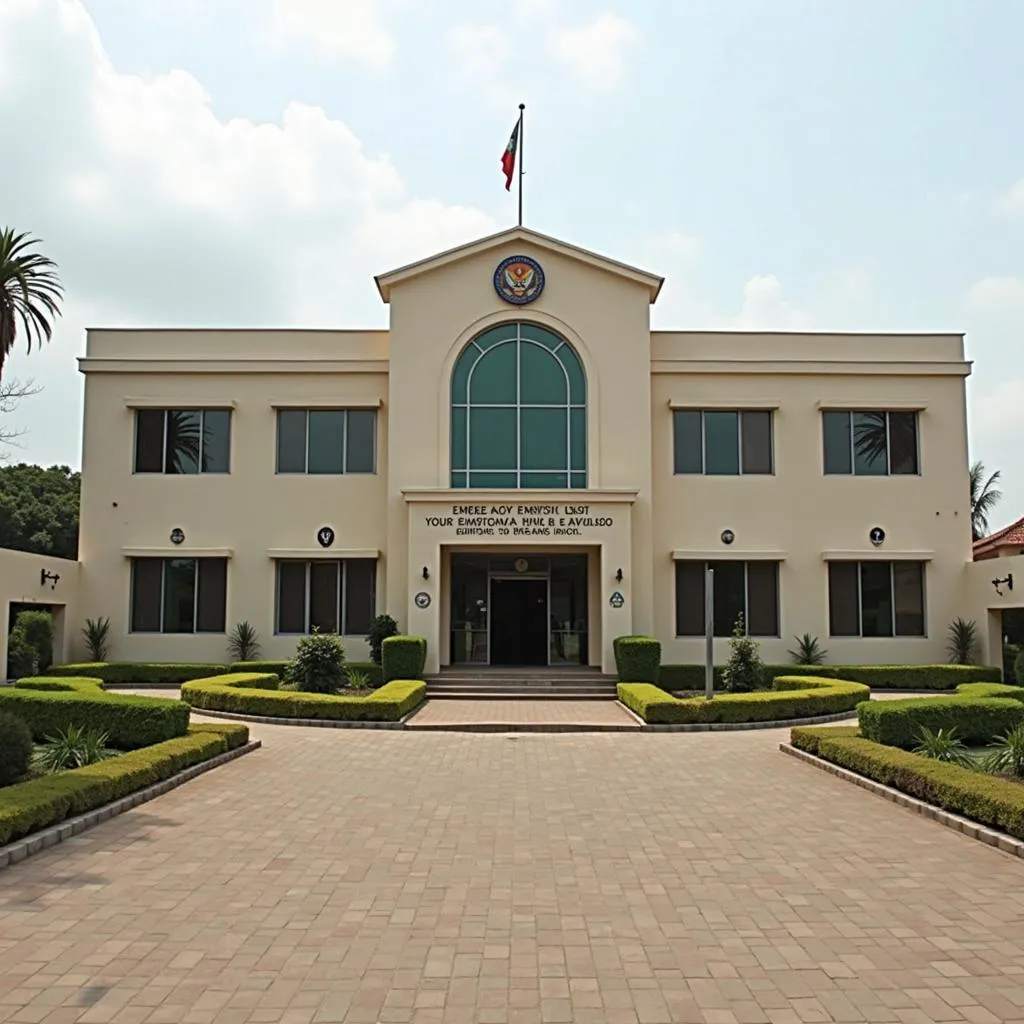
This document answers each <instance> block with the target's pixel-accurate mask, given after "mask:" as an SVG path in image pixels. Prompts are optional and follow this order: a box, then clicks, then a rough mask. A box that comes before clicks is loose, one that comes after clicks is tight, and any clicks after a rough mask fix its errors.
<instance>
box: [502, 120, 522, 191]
mask: <svg viewBox="0 0 1024 1024" xmlns="http://www.w3.org/2000/svg"><path fill="white" fill-rule="evenodd" d="M518 149H519V121H516V126H515V128H513V129H512V134H511V135H510V136H509V140H508V145H507V146H506V147H505V152H504V153H502V154H501V169H502V171H504V172H505V191H506V192H511V191H512V175H513V174H514V173H515V169H516V151H517V150H518Z"/></svg>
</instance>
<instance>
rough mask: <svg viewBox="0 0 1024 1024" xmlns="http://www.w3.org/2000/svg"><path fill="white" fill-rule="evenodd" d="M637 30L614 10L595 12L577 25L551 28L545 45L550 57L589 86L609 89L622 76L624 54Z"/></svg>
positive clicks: (633, 40) (612, 87)
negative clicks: (588, 18)
mask: <svg viewBox="0 0 1024 1024" xmlns="http://www.w3.org/2000/svg"><path fill="white" fill-rule="evenodd" d="M638 38H639V33H638V32H637V30H636V28H634V26H633V25H632V24H630V22H628V21H626V20H625V19H623V18H620V17H619V16H618V15H616V14H610V13H608V12H605V13H604V14H598V15H597V16H596V17H595V18H594V19H593V20H592V21H590V22H589V23H588V24H586V25H581V26H580V27H579V28H555V29H553V30H552V32H551V35H550V37H549V40H548V45H549V48H550V50H551V53H552V54H553V55H554V57H555V58H556V59H557V60H559V61H560V62H561V63H563V64H564V65H565V66H566V67H567V68H568V69H569V70H570V71H571V72H572V73H573V74H574V75H575V76H576V77H577V78H578V79H579V80H580V81H581V82H583V83H584V84H585V85H587V86H588V87H590V88H592V89H597V90H602V91H609V90H611V89H614V88H615V86H617V85H618V84H619V81H620V79H621V78H622V72H623V66H624V63H625V54H626V51H627V50H629V48H630V47H631V46H632V45H633V44H634V43H636V41H637V40H638Z"/></svg>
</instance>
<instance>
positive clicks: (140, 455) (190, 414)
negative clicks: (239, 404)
mask: <svg viewBox="0 0 1024 1024" xmlns="http://www.w3.org/2000/svg"><path fill="white" fill-rule="evenodd" d="M135 472H136V473H174V474H177V473H187V474H191V473H230V472H231V410H230V409H137V410H136V411H135Z"/></svg>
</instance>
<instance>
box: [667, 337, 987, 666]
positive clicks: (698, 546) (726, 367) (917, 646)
mask: <svg viewBox="0 0 1024 1024" xmlns="http://www.w3.org/2000/svg"><path fill="white" fill-rule="evenodd" d="M653 371H654V373H653V376H652V380H651V389H652V403H651V404H652V438H653V442H652V443H653V448H652V456H653V464H654V496H655V502H654V508H655V519H654V551H655V555H654V559H655V561H654V566H655V569H654V572H655V591H656V593H657V594H658V595H659V600H658V602H657V605H656V607H657V614H656V622H655V634H656V635H657V636H659V637H660V638H661V640H662V644H663V650H664V654H663V657H664V660H665V661H666V662H682V663H686V662H691V663H692V662H700V661H702V660H703V652H704V647H703V644H704V641H703V639H702V638H690V637H687V638H676V637H675V595H674V567H673V560H672V552H673V551H675V552H678V553H679V554H680V556H682V557H692V558H696V559H701V558H706V559H709V560H711V559H743V557H744V555H745V554H746V555H748V556H752V557H758V556H759V557H761V558H766V557H770V556H773V555H774V556H775V557H777V558H779V559H780V561H781V565H780V570H779V592H780V605H779V612H780V623H781V630H780V632H781V636H780V637H779V638H778V639H774V640H773V639H765V640H763V641H762V642H761V651H762V656H763V657H764V658H765V660H767V661H770V662H776V663H778V662H782V663H785V662H787V661H789V660H790V658H789V656H788V654H787V651H788V650H789V649H791V648H792V647H793V646H794V641H793V638H794V636H796V635H799V634H802V633H804V632H809V633H811V634H812V635H816V636H817V637H819V639H820V640H821V643H822V646H823V647H825V648H827V650H828V652H829V657H828V660H829V661H831V662H834V663H846V664H855V663H858V662H874V663H889V664H892V663H925V662H934V661H945V660H946V651H945V645H946V629H947V626H948V624H949V622H950V621H951V620H952V619H953V618H954V617H955V616H957V615H963V614H965V612H966V610H967V609H966V601H965V595H964V591H963V586H964V567H965V564H966V563H967V562H968V561H969V560H970V556H971V525H970V502H969V493H970V492H969V482H968V479H969V478H968V454H967V433H966V421H965V396H964V376H965V374H966V373H967V372H968V366H967V364H966V363H964V362H963V349H962V341H961V339H960V337H959V336H937V337H914V336H911V337H900V336H896V337H876V336H871V337H864V336H850V335H794V334H786V335H776V334H717V333H708V334H656V335H654V339H653ZM670 403H671V404H677V405H680V404H681V405H690V406H692V407H698V408H700V407H704V408H716V407H717V408H734V409H735V408H765V407H770V408H773V409H774V412H773V432H774V438H773V443H774V459H775V473H774V475H772V476H731V477H725V476H697V475H679V476H675V475H673V437H672V409H671V408H670ZM827 406H832V407H837V408H839V407H846V408H869V409H899V408H904V409H907V408H916V409H919V410H921V411H920V413H919V417H918V430H919V459H920V462H919V466H920V470H921V474H920V475H919V476H884V477H882V476H880V477H865V476H826V475H824V473H823V469H822V467H823V450H822V424H821V410H822V407H827ZM875 526H881V527H882V528H883V529H884V530H885V532H886V540H885V543H884V545H883V546H882V547H881V548H877V549H876V548H874V547H873V546H872V545H871V543H870V542H869V540H868V532H869V530H870V529H871V528H872V527H875ZM726 528H728V529H730V530H732V531H733V532H734V534H735V538H736V539H735V541H734V542H733V544H732V545H731V546H728V547H727V546H726V545H724V544H723V543H722V541H721V539H720V538H721V533H722V531H723V530H725V529H726ZM829 552H832V553H842V556H843V557H844V558H851V559H852V558H858V559H884V560H889V559H899V558H907V559H921V560H926V561H927V563H928V564H927V569H926V582H925V614H926V632H927V635H926V636H925V637H923V638H916V637H893V638H886V639H876V638H870V639H868V638H830V637H829V635H828V634H829V627H828V568H827V562H826V561H825V555H826V553H829ZM715 643H716V658H718V659H722V660H724V659H725V658H726V657H727V654H728V640H727V639H717V640H716V641H715Z"/></svg>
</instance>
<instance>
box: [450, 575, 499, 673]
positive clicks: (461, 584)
mask: <svg viewBox="0 0 1024 1024" xmlns="http://www.w3.org/2000/svg"><path fill="white" fill-rule="evenodd" d="M487 582H488V560H487V557H486V556H484V557H478V556H476V555H452V587H451V652H450V655H449V657H450V658H451V663H452V664H453V665H486V664H488V663H489V661H490V657H489V652H488V643H487V623H488V621H489V619H488V616H489V614H490V610H489V608H488V604H487V601H488V586H487Z"/></svg>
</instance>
